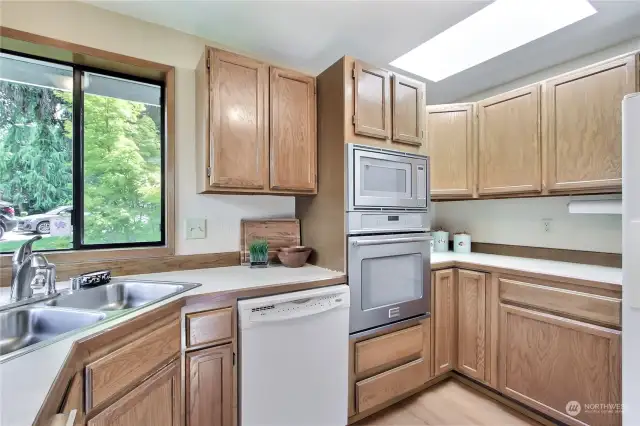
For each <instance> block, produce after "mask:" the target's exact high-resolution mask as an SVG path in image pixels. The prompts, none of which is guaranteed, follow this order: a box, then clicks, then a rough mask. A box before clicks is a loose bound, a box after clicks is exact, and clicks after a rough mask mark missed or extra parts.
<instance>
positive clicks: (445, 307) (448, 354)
mask: <svg viewBox="0 0 640 426" xmlns="http://www.w3.org/2000/svg"><path fill="white" fill-rule="evenodd" d="M433 277H434V280H433V282H432V285H433V286H434V289H433V293H434V301H433V312H432V317H431V322H432V324H433V346H434V348H433V353H434V365H435V369H434V375H436V376H439V375H440V374H443V373H446V372H447V371H451V370H453V369H454V368H455V363H456V352H457V348H458V345H457V339H456V315H457V312H458V310H457V309H456V307H457V306H458V302H457V300H456V295H457V292H456V283H455V273H454V271H453V269H445V270H442V271H436V272H434V273H433Z"/></svg>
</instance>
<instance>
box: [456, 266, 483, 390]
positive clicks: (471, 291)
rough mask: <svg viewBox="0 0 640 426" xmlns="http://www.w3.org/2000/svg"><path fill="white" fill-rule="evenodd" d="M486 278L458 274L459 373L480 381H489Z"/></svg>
mask: <svg viewBox="0 0 640 426" xmlns="http://www.w3.org/2000/svg"><path fill="white" fill-rule="evenodd" d="M486 275H487V274H485V273H483V272H475V271H465V270H462V269H460V270H459V271H458V370H459V371H460V372H461V373H463V374H466V375H467V376H469V377H472V378H474V379H477V380H480V381H485V380H487V379H488V377H486V373H485V372H486V367H487V365H488V364H487V363H488V360H487V359H485V358H486V352H487V350H486V345H487V319H486V314H487V308H486V290H487V287H486V281H487V279H486Z"/></svg>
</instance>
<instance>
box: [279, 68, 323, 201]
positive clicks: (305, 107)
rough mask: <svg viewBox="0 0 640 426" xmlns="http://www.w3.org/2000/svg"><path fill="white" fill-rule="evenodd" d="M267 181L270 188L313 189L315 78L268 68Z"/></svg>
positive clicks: (314, 165) (314, 186) (314, 180)
mask: <svg viewBox="0 0 640 426" xmlns="http://www.w3.org/2000/svg"><path fill="white" fill-rule="evenodd" d="M270 93H271V102H270V108H271V109H270V120H271V144H270V158H271V167H270V184H271V188H272V189H284V190H294V191H295V190H298V191H313V190H315V189H316V149H317V148H316V100H315V79H314V78H313V77H309V76H306V75H303V74H299V73H296V72H293V71H287V70H283V69H279V68H275V67H272V68H271V84H270Z"/></svg>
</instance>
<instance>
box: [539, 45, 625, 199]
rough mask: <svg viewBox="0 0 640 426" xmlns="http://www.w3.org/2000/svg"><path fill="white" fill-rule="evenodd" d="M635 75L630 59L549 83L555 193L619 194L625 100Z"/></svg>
mask: <svg viewBox="0 0 640 426" xmlns="http://www.w3.org/2000/svg"><path fill="white" fill-rule="evenodd" d="M636 75H637V69H636V58H635V57H634V56H631V57H629V58H625V59H619V60H616V61H612V62H609V63H607V64H604V65H599V66H596V67H592V68H587V69H583V70H580V71H578V72H576V73H573V74H569V75H565V76H561V77H557V78H554V79H551V80H548V81H547V82H546V83H545V85H544V96H545V105H546V114H545V115H544V119H545V121H544V124H545V126H546V130H547V158H546V160H547V175H548V187H549V190H550V191H562V190H580V189H587V190H588V189H620V187H621V185H622V130H621V128H622V98H624V96H625V95H626V94H628V93H633V92H635V91H636V90H637V88H636Z"/></svg>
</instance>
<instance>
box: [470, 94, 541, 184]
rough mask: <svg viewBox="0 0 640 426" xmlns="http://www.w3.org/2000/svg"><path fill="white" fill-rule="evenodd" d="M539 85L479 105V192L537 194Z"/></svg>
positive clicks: (539, 143) (539, 182)
mask: <svg viewBox="0 0 640 426" xmlns="http://www.w3.org/2000/svg"><path fill="white" fill-rule="evenodd" d="M539 93H540V86H539V85H537V84H536V85H533V86H529V87H525V88H522V89H518V90H514V91H511V92H508V93H504V94H501V95H498V96H495V97H493V98H489V99H485V100H483V101H480V102H478V126H479V129H478V193H479V194H480V195H483V194H511V193H527V192H537V191H540V189H541V177H540V155H541V154H540V146H541V141H540V140H541V137H540V96H539Z"/></svg>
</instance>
